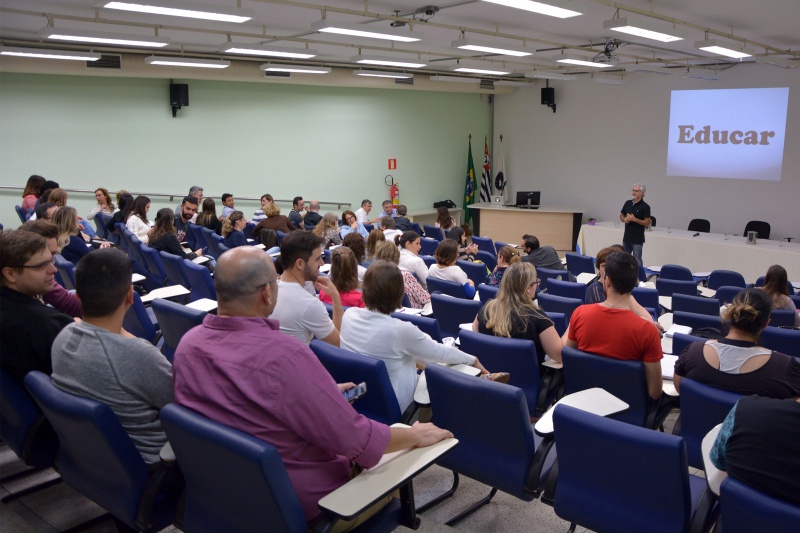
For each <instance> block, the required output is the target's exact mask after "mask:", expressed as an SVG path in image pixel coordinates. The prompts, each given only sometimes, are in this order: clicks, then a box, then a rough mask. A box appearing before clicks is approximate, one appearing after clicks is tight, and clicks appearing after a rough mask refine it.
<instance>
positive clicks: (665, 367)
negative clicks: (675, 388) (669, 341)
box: [661, 354, 678, 379]
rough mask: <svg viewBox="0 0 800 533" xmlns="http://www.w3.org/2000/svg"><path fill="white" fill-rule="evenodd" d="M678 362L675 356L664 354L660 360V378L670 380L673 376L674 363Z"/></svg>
mask: <svg viewBox="0 0 800 533" xmlns="http://www.w3.org/2000/svg"><path fill="white" fill-rule="evenodd" d="M677 360H678V356H677V355H669V354H664V358H663V359H662V360H661V377H662V378H665V379H672V376H673V375H674V374H675V361H677Z"/></svg>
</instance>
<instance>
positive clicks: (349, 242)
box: [342, 233, 367, 287]
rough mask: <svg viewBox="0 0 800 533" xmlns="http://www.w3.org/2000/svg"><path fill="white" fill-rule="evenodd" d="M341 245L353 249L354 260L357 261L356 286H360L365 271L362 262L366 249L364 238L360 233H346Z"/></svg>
mask: <svg viewBox="0 0 800 533" xmlns="http://www.w3.org/2000/svg"><path fill="white" fill-rule="evenodd" d="M342 246H347V247H348V248H350V250H352V251H353V255H354V256H355V258H356V261H358V286H359V287H360V286H361V284H362V283H363V281H364V274H366V273H367V269H366V267H365V266H364V265H363V264H362V263H363V262H364V252H365V250H366V244H365V243H364V239H362V238H361V235H359V234H358V233H348V234H347V235H345V237H344V239H342Z"/></svg>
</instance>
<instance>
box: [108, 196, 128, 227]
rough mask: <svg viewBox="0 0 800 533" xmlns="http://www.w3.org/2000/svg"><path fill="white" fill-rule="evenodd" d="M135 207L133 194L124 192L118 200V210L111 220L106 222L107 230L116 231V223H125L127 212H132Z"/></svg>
mask: <svg viewBox="0 0 800 533" xmlns="http://www.w3.org/2000/svg"><path fill="white" fill-rule="evenodd" d="M132 208H133V195H131V194H130V193H127V192H125V193H122V194H121V195H120V196H119V200H117V210H116V211H115V212H114V214H113V215H111V220H109V221H108V222H107V223H106V230H108V231H110V232H113V233H116V232H117V227H116V226H115V224H125V219H124V218H123V217H124V216H125V214H126V213H130V210H131V209H132Z"/></svg>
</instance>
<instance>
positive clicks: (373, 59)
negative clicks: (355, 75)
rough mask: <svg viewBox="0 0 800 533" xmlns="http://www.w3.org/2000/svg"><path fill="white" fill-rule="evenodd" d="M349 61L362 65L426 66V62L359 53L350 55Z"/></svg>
mask: <svg viewBox="0 0 800 533" xmlns="http://www.w3.org/2000/svg"><path fill="white" fill-rule="evenodd" d="M350 61H355V62H356V63H360V64H362V65H378V66H381V67H399V68H422V67H424V66H427V63H423V62H421V61H412V60H408V59H401V58H393V57H378V56H370V55H361V54H359V55H357V56H353V57H351V58H350Z"/></svg>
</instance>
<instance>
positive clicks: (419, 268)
mask: <svg viewBox="0 0 800 533" xmlns="http://www.w3.org/2000/svg"><path fill="white" fill-rule="evenodd" d="M419 239H420V237H419V234H418V233H417V232H416V231H407V232H405V233H403V234H402V235H401V236H400V240H399V241H398V243H397V245H398V247H399V248H400V270H406V271H408V272H411V273H412V274H414V276H416V277H417V281H419V284H420V285H422V288H423V289H425V290H426V291H427V290H428V283H427V279H428V267H427V266H425V261H423V260H422V258H421V257H420V256H419V251H420V250H421V249H422V245H421V244H420V242H419ZM367 250H369V248H367Z"/></svg>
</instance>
